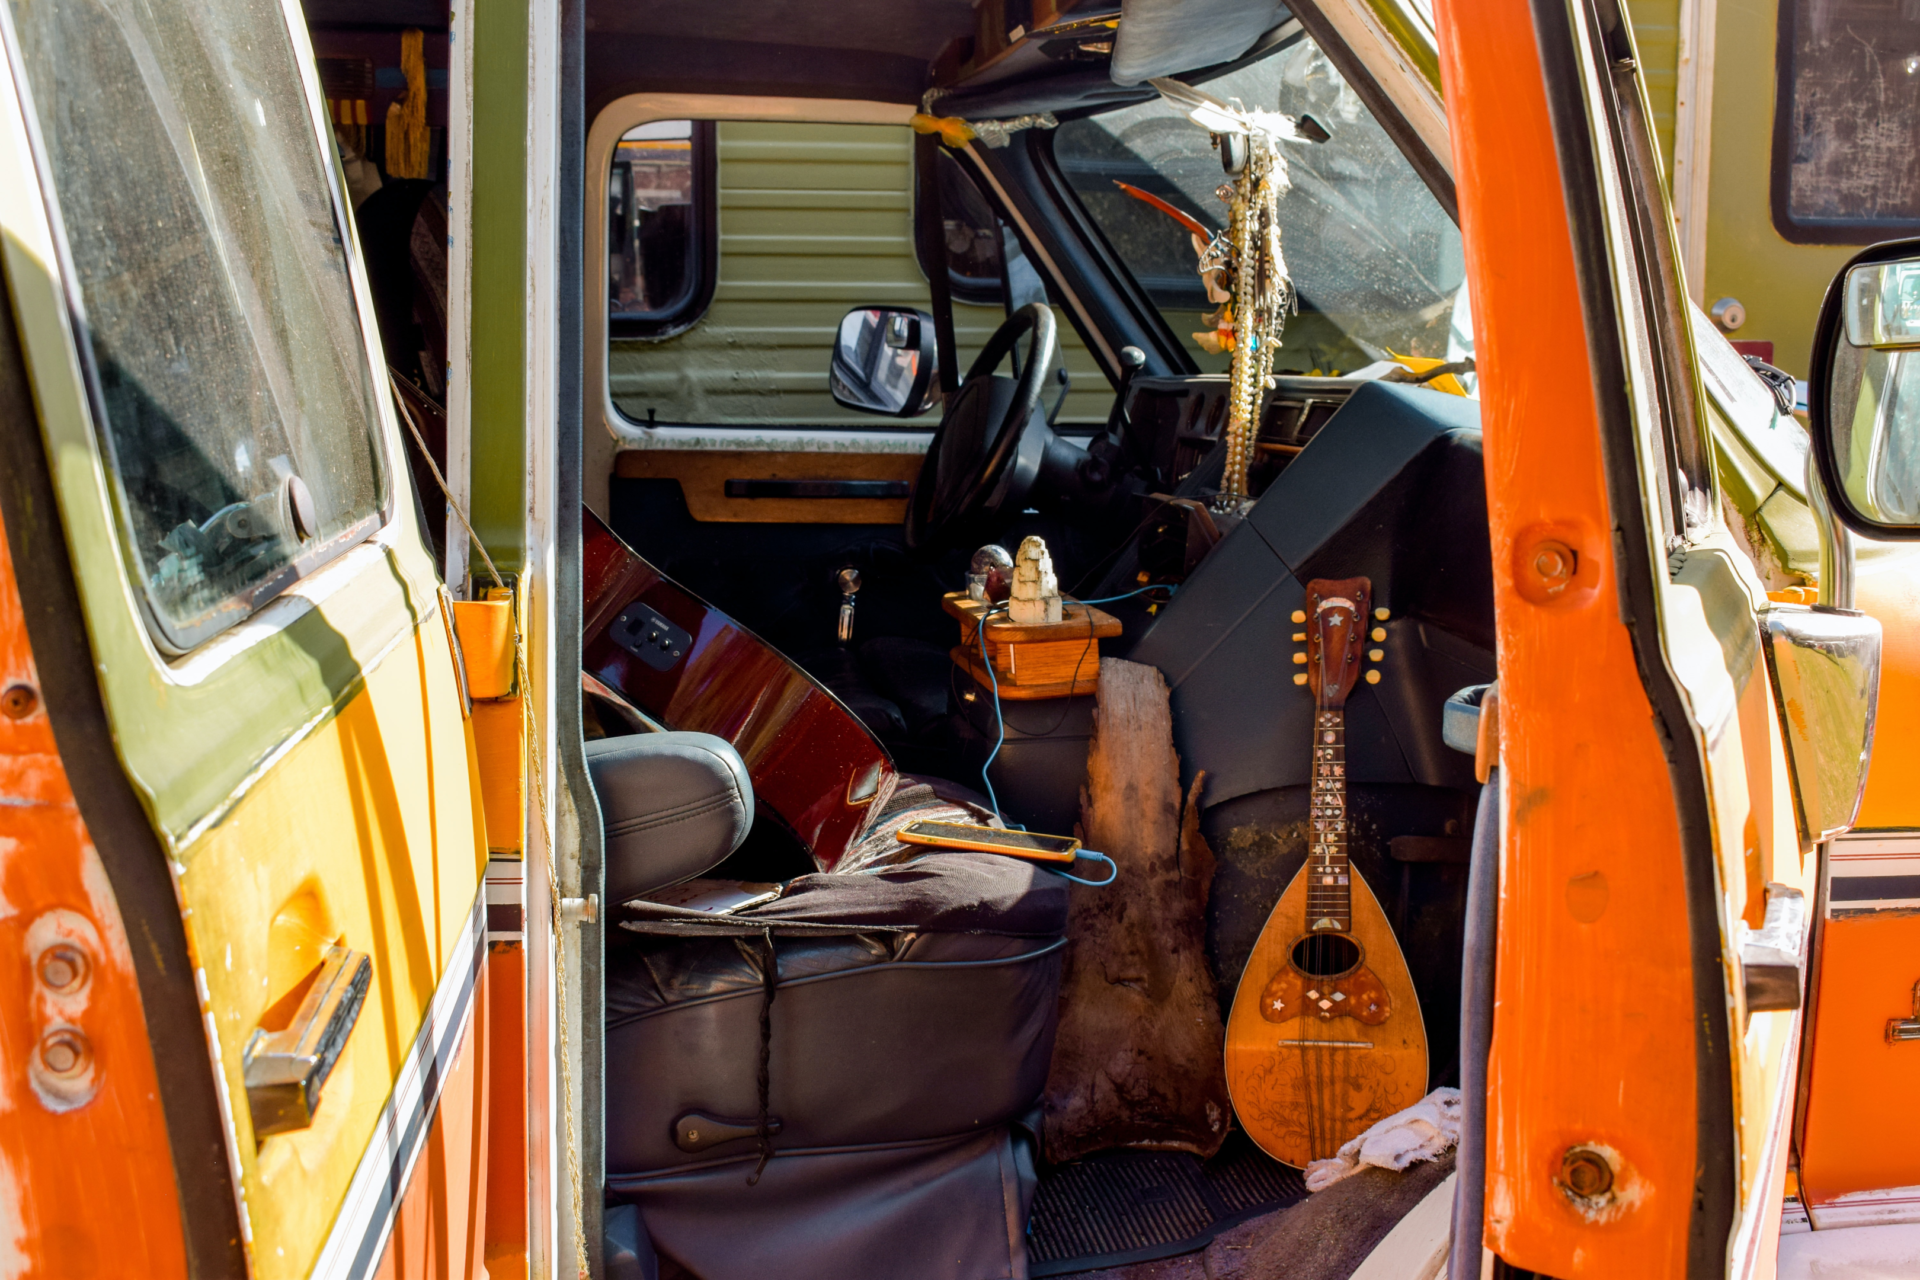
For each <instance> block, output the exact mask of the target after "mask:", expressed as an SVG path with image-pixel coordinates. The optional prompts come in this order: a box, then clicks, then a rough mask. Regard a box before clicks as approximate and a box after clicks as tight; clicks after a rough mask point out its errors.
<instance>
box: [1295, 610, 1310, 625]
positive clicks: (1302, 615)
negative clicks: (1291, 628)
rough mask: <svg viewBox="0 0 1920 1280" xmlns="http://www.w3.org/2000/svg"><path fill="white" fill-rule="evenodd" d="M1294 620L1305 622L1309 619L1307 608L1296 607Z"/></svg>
mask: <svg viewBox="0 0 1920 1280" xmlns="http://www.w3.org/2000/svg"><path fill="white" fill-rule="evenodd" d="M1293 620H1294V621H1295V622H1305V621H1306V620H1307V611H1306V610H1305V609H1295V610H1294V611H1293Z"/></svg>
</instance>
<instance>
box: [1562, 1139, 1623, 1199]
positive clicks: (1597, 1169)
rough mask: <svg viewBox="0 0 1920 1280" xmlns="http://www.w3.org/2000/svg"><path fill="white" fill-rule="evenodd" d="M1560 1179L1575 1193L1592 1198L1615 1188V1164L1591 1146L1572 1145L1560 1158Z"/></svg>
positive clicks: (1585, 1197)
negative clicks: (1608, 1161)
mask: <svg viewBox="0 0 1920 1280" xmlns="http://www.w3.org/2000/svg"><path fill="white" fill-rule="evenodd" d="M1560 1181H1561V1182H1563V1183H1565V1184H1566V1187H1567V1190H1569V1191H1571V1192H1573V1194H1575V1195H1577V1196H1580V1197H1582V1198H1584V1199H1588V1200H1592V1199H1594V1198H1596V1197H1598V1196H1604V1195H1605V1194H1607V1192H1609V1191H1611V1190H1613V1166H1612V1165H1611V1164H1608V1163H1607V1158H1606V1157H1605V1156H1603V1155H1601V1154H1600V1153H1599V1152H1598V1151H1595V1150H1593V1149H1592V1148H1590V1147H1571V1148H1569V1149H1568V1151H1567V1154H1566V1155H1564V1156H1562V1157H1561V1158H1560Z"/></svg>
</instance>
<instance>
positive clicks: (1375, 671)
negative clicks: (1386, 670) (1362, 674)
mask: <svg viewBox="0 0 1920 1280" xmlns="http://www.w3.org/2000/svg"><path fill="white" fill-rule="evenodd" d="M1367 683H1368V684H1379V683H1380V668H1378V667H1368V668H1367Z"/></svg>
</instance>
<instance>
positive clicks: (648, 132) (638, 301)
mask: <svg viewBox="0 0 1920 1280" xmlns="http://www.w3.org/2000/svg"><path fill="white" fill-rule="evenodd" d="M712 164H713V126H712V124H710V123H706V122H702V121H694V120H656V121H653V122H652V123H650V124H643V125H641V126H639V127H638V128H635V129H630V130H628V131H627V133H626V135H625V136H624V137H622V138H621V139H620V143H619V145H618V146H616V147H615V148H614V151H613V167H612V170H611V171H610V172H609V173H608V175H607V270H608V273H609V275H608V281H607V297H608V299H609V308H610V316H611V319H612V322H613V331H614V332H615V333H616V334H619V335H621V336H623V337H653V336H661V335H664V334H667V333H671V332H674V331H675V330H678V329H684V328H685V327H686V326H687V325H689V324H692V323H693V322H694V321H696V320H698V319H699V318H700V314H701V313H702V312H703V311H705V310H706V308H707V304H708V303H709V302H711V301H712V299H713V280H712V274H713V273H712V264H711V257H712V255H711V253H710V252H709V243H710V241H711V240H712V238H713V221H714V207H713V204H714V201H713V183H712Z"/></svg>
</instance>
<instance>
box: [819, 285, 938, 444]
mask: <svg viewBox="0 0 1920 1280" xmlns="http://www.w3.org/2000/svg"><path fill="white" fill-rule="evenodd" d="M938 363H939V358H938V357H937V356H936V355H935V354H934V340H933V317H932V316H930V315H928V314H927V313H926V312H924V311H914V310H911V309H909V308H906V307H856V308H855V309H854V310H852V311H849V312H847V314H846V317H845V318H844V319H842V320H841V321H840V331H839V335H838V337H837V338H836V339H835V341H834V344H833V365H832V367H831V368H830V369H829V370H828V373H827V382H828V385H829V386H830V387H831V388H832V390H833V399H834V403H836V404H840V405H844V406H846V407H847V408H849V409H858V410H860V411H861V412H862V413H881V414H886V415H887V416H888V417H893V418H915V417H918V416H919V415H921V414H923V413H925V412H926V411H927V410H928V408H930V407H931V406H932V404H933V388H934V375H935V374H936V373H937V372H938V369H937V365H938Z"/></svg>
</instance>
